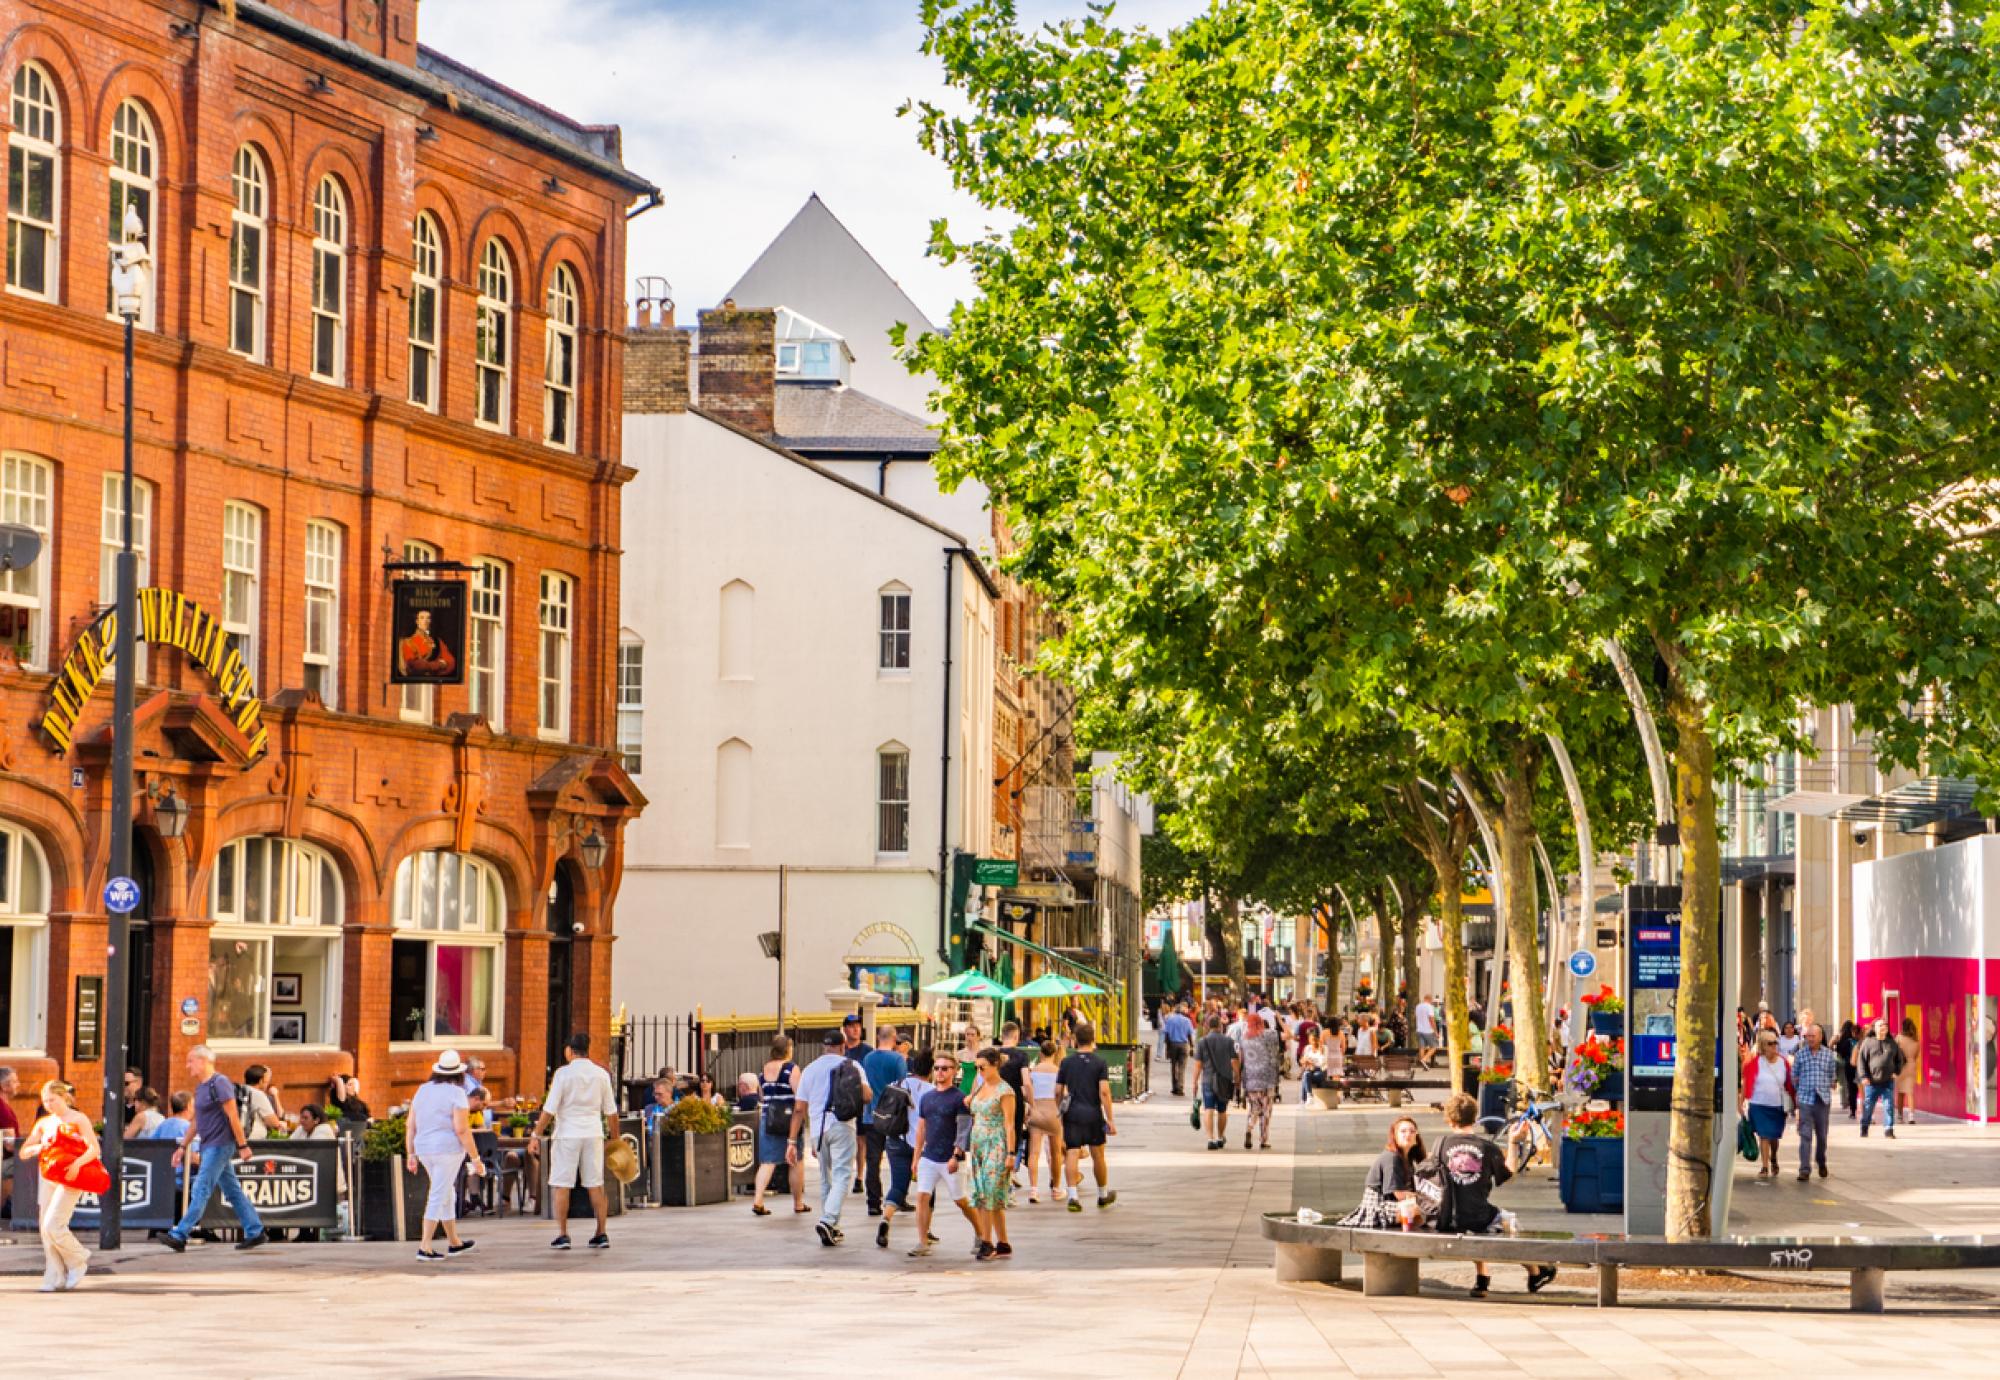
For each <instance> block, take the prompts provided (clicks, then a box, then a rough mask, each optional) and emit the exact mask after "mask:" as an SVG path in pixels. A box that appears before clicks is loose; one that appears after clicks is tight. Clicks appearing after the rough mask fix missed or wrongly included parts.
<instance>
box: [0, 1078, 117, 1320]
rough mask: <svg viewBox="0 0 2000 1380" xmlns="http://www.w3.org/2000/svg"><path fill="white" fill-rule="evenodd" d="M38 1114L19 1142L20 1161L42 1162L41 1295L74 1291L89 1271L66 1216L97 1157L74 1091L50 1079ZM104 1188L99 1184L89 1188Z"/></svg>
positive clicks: (94, 1139) (91, 1132) (85, 1253)
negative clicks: (83, 1176) (84, 1172)
mask: <svg viewBox="0 0 2000 1380" xmlns="http://www.w3.org/2000/svg"><path fill="white" fill-rule="evenodd" d="M42 1110H43V1111H44V1112H46V1113H48V1115H46V1116H44V1117H43V1118H42V1119H41V1120H40V1121H37V1122H36V1123H35V1127H34V1129H33V1130H32V1131H30V1132H28V1138H27V1139H26V1140H24V1141H22V1142H21V1148H20V1156H21V1158H22V1159H24V1160H33V1159H40V1160H42V1183H41V1189H42V1195H43V1197H42V1212H41V1229H42V1261H43V1269H42V1292H43V1293H44V1294H53V1293H55V1292H56V1291H57V1290H59V1289H74V1288H76V1286H77V1285H79V1284H81V1283H83V1277H84V1275H85V1274H86V1273H87V1272H88V1271H89V1269H90V1252H89V1251H88V1250H86V1249H84V1246H83V1243H82V1242H80V1241H78V1240H77V1239H76V1237H75V1236H74V1235H73V1234H72V1233H71V1232H70V1229H69V1216H70V1214H71V1213H72V1212H75V1211H76V1204H77V1200H78V1199H79V1198H81V1197H83V1195H84V1190H83V1189H81V1188H78V1187H76V1185H75V1180H76V1179H77V1177H78V1176H79V1172H80V1171H81V1170H83V1169H84V1168H85V1167H86V1166H88V1165H89V1164H91V1163H92V1162H93V1161H95V1160H97V1159H98V1158H99V1155H98V1145H97V1132H96V1131H95V1130H93V1129H92V1127H91V1124H90V1118H89V1117H87V1116H85V1115H84V1114H83V1113H82V1112H79V1111H78V1110H77V1109H76V1089H75V1088H73V1087H71V1086H70V1085H69V1084H67V1083H63V1082H59V1081H58V1080H56V1079H54V1078H51V1079H50V1080H49V1081H48V1082H46V1083H44V1084H42ZM102 1172H103V1171H102V1170H100V1171H99V1173H100V1174H101V1173H102ZM109 1183H110V1180H108V1179H99V1180H98V1183H97V1184H96V1185H95V1186H96V1187H103V1186H105V1185H108V1184H109Z"/></svg>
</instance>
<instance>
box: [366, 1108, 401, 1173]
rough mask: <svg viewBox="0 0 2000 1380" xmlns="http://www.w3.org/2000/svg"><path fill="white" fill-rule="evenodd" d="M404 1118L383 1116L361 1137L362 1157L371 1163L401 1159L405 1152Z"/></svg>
mask: <svg viewBox="0 0 2000 1380" xmlns="http://www.w3.org/2000/svg"><path fill="white" fill-rule="evenodd" d="M403 1120H404V1119H403V1118H402V1117H401V1116H388V1117H383V1118H382V1119H381V1120H380V1121H377V1122H374V1123H373V1124H371V1125H370V1126H369V1128H368V1132H367V1134H366V1135H364V1136H363V1137H362V1138H361V1158H362V1159H363V1160H365V1161H367V1162H368V1163H370V1164H376V1163H380V1162H381V1161H383V1160H393V1159H399V1158H401V1157H402V1154H403Z"/></svg>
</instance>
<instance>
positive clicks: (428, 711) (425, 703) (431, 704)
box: [401, 541, 438, 724]
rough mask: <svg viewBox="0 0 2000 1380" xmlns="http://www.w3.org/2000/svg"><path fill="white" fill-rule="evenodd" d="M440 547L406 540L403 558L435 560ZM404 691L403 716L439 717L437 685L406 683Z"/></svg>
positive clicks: (414, 718) (417, 718) (413, 719)
mask: <svg viewBox="0 0 2000 1380" xmlns="http://www.w3.org/2000/svg"><path fill="white" fill-rule="evenodd" d="M437 558H438V549H437V548H436V547H435V546H432V545H431V544H430V543H429V542H427V541H406V542H404V543H403V559H404V560H406V561H434V560H436V559H437ZM401 688H402V691H403V703H402V710H401V712H402V716H403V717H404V718H405V719H408V720H410V722H412V723H419V724H427V723H433V722H435V721H436V719H437V687H436V686H435V685H405V686H403V687H401Z"/></svg>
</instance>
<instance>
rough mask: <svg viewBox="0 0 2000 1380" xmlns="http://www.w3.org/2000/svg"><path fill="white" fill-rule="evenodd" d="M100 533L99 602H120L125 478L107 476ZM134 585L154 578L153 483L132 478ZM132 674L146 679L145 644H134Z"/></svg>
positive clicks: (99, 524) (98, 564)
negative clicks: (119, 586)
mask: <svg viewBox="0 0 2000 1380" xmlns="http://www.w3.org/2000/svg"><path fill="white" fill-rule="evenodd" d="M99 511H100V513H101V515H102V516H101V517H100V518H99V523H98V532H97V601H98V602H99V603H100V604H115V603H117V602H118V553H119V552H120V551H123V550H124V549H125V477H124V476H123V475H121V474H107V475H105V476H104V503H103V506H102V507H101V509H100V510H99ZM132 558H133V560H132V563H133V565H135V566H136V567H137V569H136V570H134V571H133V579H132V587H133V588H134V589H143V588H145V586H146V582H147V581H148V580H150V579H152V577H153V486H152V485H151V484H148V483H147V482H146V481H145V480H143V479H135V480H133V481H132ZM132 673H133V675H135V676H136V677H138V678H139V679H140V680H144V679H145V678H146V644H145V643H143V642H137V641H135V642H134V643H133V644H132Z"/></svg>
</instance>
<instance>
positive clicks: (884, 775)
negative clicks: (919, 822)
mask: <svg viewBox="0 0 2000 1380" xmlns="http://www.w3.org/2000/svg"><path fill="white" fill-rule="evenodd" d="M875 783H876V784H875V851H876V852H877V853H907V852H909V851H910V751H909V749H908V748H906V747H903V746H902V745H901V744H900V743H891V744H889V745H888V746H887V747H885V748H882V749H881V750H880V751H878V752H877V753H876V754H875Z"/></svg>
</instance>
